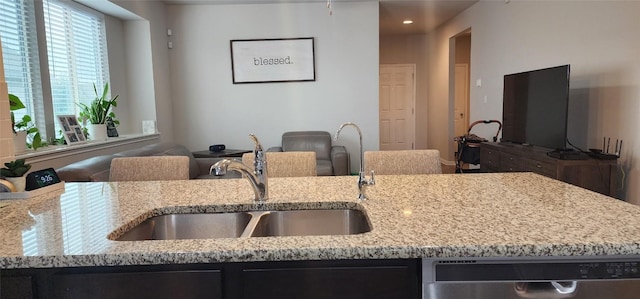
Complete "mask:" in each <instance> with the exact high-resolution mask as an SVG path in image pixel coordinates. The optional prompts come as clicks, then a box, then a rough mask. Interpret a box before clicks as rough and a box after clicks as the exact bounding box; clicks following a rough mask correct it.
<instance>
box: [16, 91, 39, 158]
mask: <svg viewBox="0 0 640 299" xmlns="http://www.w3.org/2000/svg"><path fill="white" fill-rule="evenodd" d="M24 108H25V106H24V103H22V101H21V100H20V98H18V97H17V96H16V95H13V94H9V109H10V110H11V127H12V129H13V134H14V138H13V145H14V150H15V152H16V153H21V152H24V151H25V149H26V146H29V147H31V148H33V149H34V150H37V149H38V148H39V147H42V146H43V144H42V138H41V137H40V131H39V130H38V128H37V127H36V125H35V124H34V123H33V122H32V121H31V116H29V115H28V114H25V115H24V116H22V119H20V120H18V121H16V119H15V115H14V114H13V112H14V111H16V110H20V109H24ZM27 137H29V138H28V139H29V140H27Z"/></svg>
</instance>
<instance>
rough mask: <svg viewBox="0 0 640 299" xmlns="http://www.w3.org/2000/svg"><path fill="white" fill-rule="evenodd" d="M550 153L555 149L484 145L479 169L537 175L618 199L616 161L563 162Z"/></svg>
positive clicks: (517, 145) (583, 160) (511, 144)
mask: <svg viewBox="0 0 640 299" xmlns="http://www.w3.org/2000/svg"><path fill="white" fill-rule="evenodd" d="M549 152H553V149H549V148H544V147H539V146H531V145H527V146H523V145H519V144H513V143H500V142H483V143H481V144H480V169H481V171H482V172H535V173H538V174H541V175H544V176H547V177H550V178H553V179H557V180H560V181H563V182H566V183H569V184H572V185H576V186H579V187H583V188H586V189H589V190H592V191H595V192H598V193H602V194H605V195H609V196H612V197H615V196H616V186H617V185H616V173H617V161H616V160H600V159H594V158H592V157H588V156H587V157H586V158H584V159H565V160H563V159H559V158H554V157H551V156H550V155H547V153H549ZM574 153H580V152H578V151H574ZM581 154H582V153H581Z"/></svg>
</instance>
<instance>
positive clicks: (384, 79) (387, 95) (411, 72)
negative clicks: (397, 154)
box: [380, 64, 416, 150]
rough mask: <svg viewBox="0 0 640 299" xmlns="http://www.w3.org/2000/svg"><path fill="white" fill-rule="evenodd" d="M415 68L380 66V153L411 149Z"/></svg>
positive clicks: (414, 100)
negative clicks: (382, 151) (381, 151)
mask: <svg viewBox="0 0 640 299" xmlns="http://www.w3.org/2000/svg"><path fill="white" fill-rule="evenodd" d="M415 69H416V67H415V65H409V64H389V65H380V150H406V149H413V148H414V143H415V113H414V112H415V111H414V109H415V102H416V99H415V72H416V71H415Z"/></svg>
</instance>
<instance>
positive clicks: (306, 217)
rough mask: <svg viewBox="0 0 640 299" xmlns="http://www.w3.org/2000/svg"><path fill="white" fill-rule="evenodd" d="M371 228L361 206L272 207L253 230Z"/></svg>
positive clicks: (311, 232) (313, 232)
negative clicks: (330, 207) (279, 208)
mask: <svg viewBox="0 0 640 299" xmlns="http://www.w3.org/2000/svg"><path fill="white" fill-rule="evenodd" d="M368 231H371V226H370V225H369V221H368V220H367V217H366V216H365V214H364V213H363V212H362V211H359V210H351V209H344V210H294V211H269V212H268V213H265V214H263V215H262V216H261V217H260V221H258V224H257V225H256V226H255V229H254V230H253V232H252V233H251V236H252V237H270V236H322V235H354V234H361V233H365V232H368Z"/></svg>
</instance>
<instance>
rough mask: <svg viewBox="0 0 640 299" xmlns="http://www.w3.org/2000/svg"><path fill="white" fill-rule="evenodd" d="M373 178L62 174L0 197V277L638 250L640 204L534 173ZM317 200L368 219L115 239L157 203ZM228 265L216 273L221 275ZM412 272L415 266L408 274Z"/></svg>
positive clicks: (292, 204)
mask: <svg viewBox="0 0 640 299" xmlns="http://www.w3.org/2000/svg"><path fill="white" fill-rule="evenodd" d="M376 180H377V183H376V185H375V186H371V187H369V188H368V191H367V192H368V194H369V197H370V200H368V201H358V200H357V195H358V190H357V186H356V181H357V177H353V176H344V177H310V178H271V179H270V181H269V183H270V199H269V200H268V201H267V202H265V203H261V204H257V203H254V202H252V200H251V198H253V191H252V190H251V188H250V186H249V183H248V182H247V181H246V180H242V179H229V180H189V181H165V182H119V183H67V184H66V185H65V190H64V193H63V194H55V193H52V194H48V195H42V196H38V197H35V198H31V199H23V200H5V201H1V202H0V206H2V208H0V213H1V214H0V215H1V218H0V219H2V223H3V225H2V228H1V229H0V238H2V240H3V241H2V243H1V244H0V266H1V267H2V270H0V276H2V277H3V285H2V287H3V288H4V287H5V286H6V283H5V282H4V278H5V277H13V276H15V277H24V276H27V277H33V275H35V274H34V273H33V269H38V270H42V271H44V272H47V271H49V272H51V273H53V274H51V275H54V276H55V275H58V274H59V273H58V272H55V269H70V270H68V272H65V274H74V275H75V274H78V273H79V272H78V271H80V272H83V270H78V269H85V270H86V269H100V270H98V271H96V272H99V273H102V272H104V271H103V270H104V269H114V268H113V267H124V268H126V267H140V266H149V267H150V268H149V269H153V270H156V269H160V270H165V269H166V268H162V266H166V265H169V266H170V267H171V268H172V269H173V268H175V269H178V270H184V269H198V270H202V271H205V272H206V271H208V270H210V269H209V268H201V267H202V266H201V265H217V266H216V267H218V266H219V265H225V264H234V265H243V264H255V263H257V264H258V265H261V266H262V265H263V264H260V263H276V265H277V263H279V262H293V263H305V262H309V263H312V265H313V267H315V268H326V267H330V266H327V265H330V264H315V265H314V264H313V263H320V262H324V263H331V262H332V261H333V262H335V263H337V264H336V265H338V266H339V267H350V266H351V264H350V263H356V264H357V261H362V262H363V263H364V262H373V263H374V264H373V267H376V268H385V267H386V268H394V267H398V265H395V264H394V263H393V261H394V260H397V261H399V262H400V263H401V264H402V263H405V261H408V262H407V263H406V264H402V265H400V267H405V266H406V267H405V268H406V269H408V270H407V272H408V273H413V272H414V271H415V272H419V261H420V260H421V259H422V258H453V259H459V258H489V257H514V258H526V257H529V258H530V257H582V256H600V257H601V256H635V255H638V254H640V207H637V206H633V205H630V204H627V203H625V202H622V201H619V200H616V199H613V198H610V197H606V196H604V195H601V194H598V193H595V192H592V191H589V190H586V189H582V188H579V187H576V186H573V185H569V184H566V183H563V182H560V181H556V180H553V179H549V178H546V177H543V176H540V175H537V174H533V173H492V174H464V175H461V174H442V175H412V176H382V175H381V176H377V177H376ZM323 208H350V209H358V210H362V211H363V212H364V213H365V214H366V215H367V217H368V218H369V221H370V225H371V228H372V230H371V231H370V232H366V233H362V234H354V235H342V236H290V237H249V238H219V239H197V240H153V241H115V239H116V238H117V237H118V236H120V235H121V234H122V233H124V231H126V230H128V229H130V228H131V227H133V226H135V225H136V224H139V223H140V222H142V221H143V220H145V219H147V218H149V217H150V216H152V215H157V214H168V213H194V212H198V213H199V212H205V213H214V212H230V211H246V210H274V209H276V210H277V209H323ZM354 261H355V262H354ZM376 261H378V264H376ZM297 265H299V264H296V266H297ZM358 265H359V264H358ZM356 266H357V265H356ZM216 267H214V268H215V269H214V270H215V271H218V270H219V268H216ZM394 269H395V268H394ZM245 270H246V269H244V270H241V272H242V271H245ZM30 271H31V272H30ZM136 271H138V270H136ZM215 271H214V272H215ZM54 272H55V273H54ZM84 272H87V271H84ZM207 273H209V272H207ZM216 273H217V274H215V275H214V276H216V277H217V276H220V273H219V271H218V272H216ZM365 273H368V272H365ZM47 275H49V274H47ZM385 275H386V274H385ZM394 275H395V274H394ZM36 276H37V275H36ZM230 276H232V275H222V277H223V280H229V279H231V278H230ZM294 276H295V275H294ZM392 276H393V275H392ZM387 278H388V277H386V278H385V277H384V275H383V276H381V277H380V279H387ZM29 279H31V280H29V281H30V282H31V283H33V281H36V282H37V280H38V279H44V278H37V277H36V278H29ZM188 279H191V278H188ZM420 279H421V278H420V275H419V274H418V275H417V277H411V278H410V279H409V280H410V282H411V283H413V282H415V280H418V281H419V280H420ZM80 281H82V280H80ZM27 284H28V283H27ZM412 288H413V287H412ZM222 289H224V287H223V288H222ZM49 291H51V292H55V291H53V290H48V289H46V288H45V289H44V290H43V288H42V287H41V288H40V290H39V291H36V292H39V293H40V294H42V293H43V292H49ZM221 292H222V293H225V292H224V291H221ZM414 293H415V290H412V291H411V294H412V295H413V294H414ZM225 294H226V295H225V296H226V297H224V298H233V296H229V295H228V292H227V293H225ZM245 297H246V296H245Z"/></svg>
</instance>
